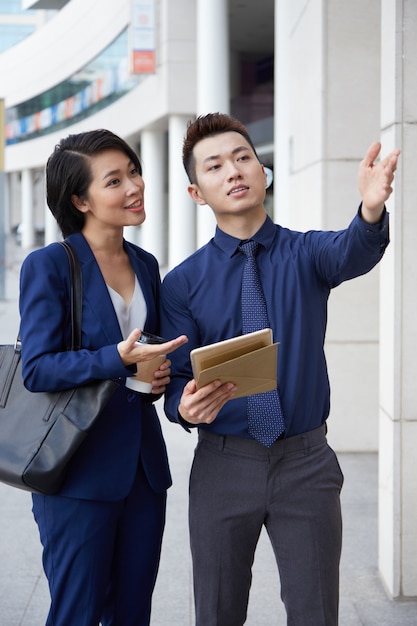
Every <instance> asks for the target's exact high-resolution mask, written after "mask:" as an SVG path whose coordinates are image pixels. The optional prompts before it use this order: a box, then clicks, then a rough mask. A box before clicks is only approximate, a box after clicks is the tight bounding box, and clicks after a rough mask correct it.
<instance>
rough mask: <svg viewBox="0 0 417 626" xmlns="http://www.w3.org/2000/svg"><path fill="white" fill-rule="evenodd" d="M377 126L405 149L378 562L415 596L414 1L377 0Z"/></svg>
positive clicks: (391, 299)
mask: <svg viewBox="0 0 417 626" xmlns="http://www.w3.org/2000/svg"><path fill="white" fill-rule="evenodd" d="M381 8H382V21H381V32H382V38H381V42H382V46H381V58H382V68H381V77H382V78H381V81H382V82H381V128H382V141H383V145H384V146H385V148H386V150H387V151H389V150H391V149H393V148H400V149H401V151H402V154H401V157H400V165H399V168H398V171H397V176H396V182H395V187H394V194H393V196H392V197H391V199H390V210H391V215H390V225H391V244H390V246H389V248H388V250H387V254H386V259H385V260H384V264H383V266H382V268H381V322H380V328H381V332H380V343H381V352H380V355H381V356H380V410H379V568H380V571H381V574H382V576H383V578H384V580H385V583H386V585H387V587H388V589H389V591H390V593H391V594H392V595H393V596H394V597H399V596H403V597H407V596H414V597H415V596H417V567H416V563H417V497H416V493H417V479H416V472H415V456H416V453H415V450H416V448H417V408H416V406H417V405H416V380H417V367H416V353H417V325H416V323H415V312H416V309H417V290H416V284H417V264H416V244H415V239H416V233H417V213H416V210H415V207H416V203H417V177H416V173H415V162H416V155H417V111H416V106H415V103H416V98H417V73H416V59H417V4H416V2H415V0H382V2H381Z"/></svg>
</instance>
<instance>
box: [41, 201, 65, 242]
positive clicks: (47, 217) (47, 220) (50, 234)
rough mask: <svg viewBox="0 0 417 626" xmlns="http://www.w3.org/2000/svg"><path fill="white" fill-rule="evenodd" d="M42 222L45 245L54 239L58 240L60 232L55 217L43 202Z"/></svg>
mask: <svg viewBox="0 0 417 626" xmlns="http://www.w3.org/2000/svg"><path fill="white" fill-rule="evenodd" d="M44 224H45V246H47V245H49V244H50V243H54V241H60V240H61V239H62V233H61V231H60V230H59V228H58V224H57V223H56V219H55V218H54V216H53V215H52V213H51V211H50V210H49V207H48V205H47V204H46V203H45V210H44Z"/></svg>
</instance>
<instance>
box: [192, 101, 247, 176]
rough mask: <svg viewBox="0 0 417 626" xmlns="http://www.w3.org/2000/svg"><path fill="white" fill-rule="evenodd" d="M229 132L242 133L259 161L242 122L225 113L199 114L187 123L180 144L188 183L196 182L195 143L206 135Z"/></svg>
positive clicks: (211, 135)
mask: <svg viewBox="0 0 417 626" xmlns="http://www.w3.org/2000/svg"><path fill="white" fill-rule="evenodd" d="M229 132H235V133H239V134H240V135H242V137H244V138H245V139H246V141H247V142H248V144H249V145H250V147H251V148H252V150H253V151H254V153H255V155H256V158H257V159H258V161H259V157H258V155H257V153H256V150H255V146H254V145H253V143H252V139H251V138H250V135H249V132H248V130H247V129H246V127H245V126H244V125H243V124H242V122H240V121H239V120H238V119H236V118H235V117H232V116H231V115H227V114H226V113H208V114H207V115H200V116H199V117H197V119H196V120H194V121H190V122H189V123H188V127H187V133H186V135H185V138H184V142H183V146H182V162H183V165H184V169H185V171H186V173H187V176H188V180H189V181H190V183H192V184H193V183H196V182H197V180H196V171H195V158H194V148H195V145H196V144H197V143H198V142H199V141H201V140H202V139H206V138H207V137H213V136H214V135H220V134H222V133H229Z"/></svg>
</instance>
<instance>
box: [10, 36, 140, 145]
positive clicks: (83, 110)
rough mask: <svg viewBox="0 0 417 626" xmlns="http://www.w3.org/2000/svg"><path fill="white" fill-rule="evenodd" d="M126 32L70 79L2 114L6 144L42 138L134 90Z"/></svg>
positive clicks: (134, 77) (134, 83)
mask: <svg viewBox="0 0 417 626" xmlns="http://www.w3.org/2000/svg"><path fill="white" fill-rule="evenodd" d="M128 54H129V46H128V30H127V29H125V30H124V31H123V32H122V33H121V35H119V37H117V39H115V40H114V41H113V43H112V44H110V46H108V47H107V48H106V50H103V51H102V52H101V53H100V54H99V55H98V56H97V57H96V58H95V59H94V60H93V61H91V62H90V63H89V64H88V65H86V66H85V67H83V68H82V69H81V70H79V71H78V72H77V73H76V74H74V75H73V76H72V77H71V78H70V79H68V80H66V81H64V82H62V83H60V84H59V85H56V86H55V87H53V88H52V89H50V90H48V91H45V92H44V93H42V94H40V95H39V96H36V97H35V98H32V99H31V100H27V101H26V102H22V103H21V104H19V105H17V106H14V107H11V108H9V109H7V110H6V144H7V145H10V144H13V143H18V142H21V141H26V140H28V139H33V138H34V137H38V136H39V135H46V134H48V133H50V132H55V131H56V130H59V129H61V128H65V127H66V126H69V125H70V124H74V123H75V122H77V121H79V120H81V119H84V118H86V117H88V116H89V115H92V114H93V113H95V112H96V111H99V110H100V109H103V108H105V107H107V106H109V104H111V103H112V102H114V101H115V100H117V99H118V98H120V97H121V96H123V95H124V94H125V93H127V92H128V91H130V90H131V89H132V88H133V87H135V86H136V85H137V84H138V82H139V81H140V80H143V78H141V77H140V76H131V75H130V73H129V57H128Z"/></svg>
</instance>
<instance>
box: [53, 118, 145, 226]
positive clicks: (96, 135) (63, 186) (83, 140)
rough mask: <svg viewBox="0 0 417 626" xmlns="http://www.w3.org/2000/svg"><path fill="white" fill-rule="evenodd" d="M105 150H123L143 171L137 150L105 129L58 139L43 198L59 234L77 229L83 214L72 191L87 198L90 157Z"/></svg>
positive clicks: (89, 181)
mask: <svg viewBox="0 0 417 626" xmlns="http://www.w3.org/2000/svg"><path fill="white" fill-rule="evenodd" d="M105 150H120V151H121V152H123V153H124V154H126V155H127V156H128V157H129V159H130V160H131V161H132V163H133V164H134V165H135V167H136V168H137V170H138V172H139V174H140V175H142V167H141V164H140V161H139V157H138V155H137V154H136V152H135V151H134V150H133V149H132V148H131V147H130V146H129V145H128V144H127V143H126V141H125V140H124V139H122V138H121V137H118V136H117V135H115V134H114V133H112V132H111V131H109V130H105V129H98V130H91V131H88V132H85V133H79V134H76V135H68V137H65V138H63V139H61V141H60V142H59V144H58V145H56V146H55V149H54V151H53V153H52V154H51V156H50V157H49V159H48V161H47V164H46V201H47V203H48V206H49V209H50V210H51V213H52V215H53V216H54V217H55V219H56V221H57V223H58V226H59V228H60V229H61V232H62V235H63V236H64V237H68V235H70V234H71V233H76V232H80V231H81V230H82V228H83V227H84V223H85V215H84V213H82V212H81V211H79V210H78V209H77V208H76V207H75V206H74V204H73V202H72V200H71V198H72V196H73V195H76V196H78V197H79V198H86V197H87V193H88V188H89V186H90V183H91V181H92V171H91V163H90V157H93V156H95V155H96V154H99V153H100V152H104V151H105Z"/></svg>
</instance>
